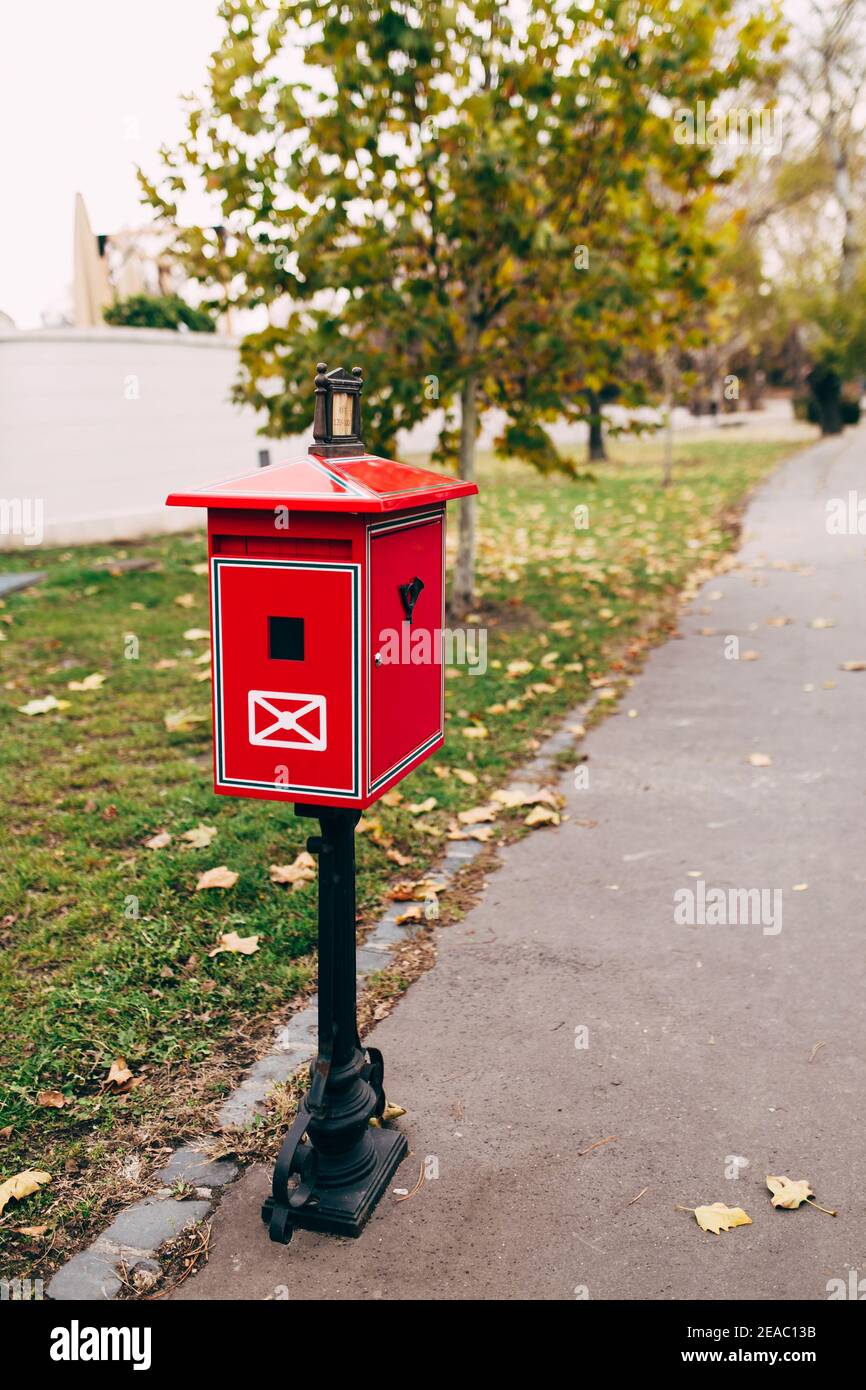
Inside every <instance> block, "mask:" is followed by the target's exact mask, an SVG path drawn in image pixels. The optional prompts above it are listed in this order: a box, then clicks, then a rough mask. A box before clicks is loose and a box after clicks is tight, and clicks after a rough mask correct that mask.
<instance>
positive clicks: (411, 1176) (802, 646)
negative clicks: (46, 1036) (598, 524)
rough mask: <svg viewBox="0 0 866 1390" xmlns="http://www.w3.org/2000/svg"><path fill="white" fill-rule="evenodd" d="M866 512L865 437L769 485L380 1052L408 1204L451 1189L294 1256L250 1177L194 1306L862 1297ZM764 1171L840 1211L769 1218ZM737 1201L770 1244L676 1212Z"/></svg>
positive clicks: (454, 931) (443, 941)
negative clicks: (559, 801)
mask: <svg viewBox="0 0 866 1390" xmlns="http://www.w3.org/2000/svg"><path fill="white" fill-rule="evenodd" d="M858 490H859V494H860V497H861V498H866V431H863V430H860V431H857V432H849V433H848V434H846V436H845V437H844V439H840V440H832V441H828V442H825V443H822V444H820V445H818V446H816V447H815V448H813V449H810V450H809V452H808V453H804V454H800V455H798V456H796V457H795V458H794V459H792V460H791V461H790V462H789V463H788V464H787V465H785V466H784V467H783V468H782V469H781V470H780V471H779V472H778V473H777V474H776V475H775V476H774V478H773V479H772V480H771V481H770V483H769V484H768V485H767V486H766V487H765V488H764V489H763V490H762V491H761V492H760V494H759V495H758V496H757V497H756V498H755V500H754V502H753V503H752V505H751V507H750V509H749V512H748V515H747V517H746V521H745V532H744V544H743V549H742V551H741V554H740V557H739V565H738V567H737V568H736V569H734V570H731V571H730V572H728V573H725V574H723V575H721V576H717V577H716V578H714V579H713V580H711V581H710V582H709V583H708V584H707V585H706V586H705V588H704V589H703V590H702V591H701V593H700V594H699V595H698V597H697V598H696V599H695V601H694V602H693V603H692V604H691V605H690V610H689V612H688V613H687V614H686V615H685V616H684V619H683V622H682V640H673V641H670V642H668V643H667V644H666V645H665V646H664V647H661V648H659V649H658V650H657V651H655V652H654V653H653V655H652V656H651V658H650V660H649V662H648V664H647V666H646V668H645V670H644V672H643V673H642V675H641V676H640V677H639V678H638V679H637V680H636V682H635V685H634V687H633V689H632V690H631V691H630V692H629V693H628V695H627V696H626V698H625V700H624V702H623V704H622V706H621V710H620V713H619V714H617V715H615V716H614V717H611V718H609V719H608V720H606V722H605V723H604V724H602V725H601V726H600V727H599V728H598V729H596V730H595V731H593V732H592V733H591V734H590V736H589V738H588V739H587V741H586V743H585V744H584V747H585V748H586V750H587V751H588V753H589V758H590V760H589V769H590V786H589V788H588V789H585V790H575V789H574V787H573V778H572V776H571V775H570V774H569V775H568V776H566V778H565V779H564V781H563V784H562V785H563V790H564V791H566V792H567V794H568V812H569V815H570V819H569V821H567V822H566V823H564V824H563V825H562V826H561V828H559V829H558V830H539V831H536V832H535V833H534V834H533V835H532V836H530V837H529V838H527V839H526V840H524V841H523V842H522V843H520V844H518V845H515V846H514V847H513V848H511V849H509V850H508V851H507V852H506V853H505V854H504V856H503V862H502V867H501V868H500V869H499V870H498V871H497V872H496V873H495V874H493V875H492V876H491V879H490V883H489V887H488V889H487V891H486V893H485V894H484V897H483V899H482V901H481V902H480V903H479V905H478V906H477V907H476V908H475V909H474V910H473V911H472V912H471V913H470V914H469V915H468V916H467V918H466V919H465V921H464V922H463V923H461V924H460V925H458V926H454V927H451V928H449V929H447V930H444V931H442V932H441V934H440V943H439V959H438V962H437V964H436V967H435V968H434V969H433V970H432V971H431V972H430V973H429V974H427V975H426V976H424V978H422V979H421V980H419V981H418V982H417V983H416V984H415V985H413V986H412V988H411V990H410V991H409V993H408V995H407V996H406V998H405V999H404V1000H403V1001H402V1002H401V1003H400V1005H399V1007H398V1008H397V1009H396V1010H395V1012H394V1013H393V1014H392V1015H391V1017H390V1018H388V1019H387V1020H385V1022H384V1023H382V1024H381V1025H380V1026H379V1027H377V1029H376V1031H375V1034H374V1041H375V1042H376V1044H377V1045H378V1046H380V1047H381V1048H382V1049H383V1050H384V1053H385V1058H386V1073H385V1078H386V1085H387V1089H388V1091H389V1094H390V1095H391V1096H392V1097H393V1098H395V1099H397V1100H399V1101H400V1103H401V1104H403V1105H404V1106H405V1107H406V1109H407V1115H406V1116H405V1119H404V1120H403V1121H402V1122H401V1123H402V1124H403V1125H404V1127H405V1130H406V1133H407V1134H408V1136H409V1139H410V1145H411V1150H412V1154H411V1157H410V1158H409V1159H407V1160H406V1162H405V1163H404V1165H403V1167H402V1168H401V1170H400V1172H399V1174H398V1177H397V1179H396V1181H395V1185H396V1186H402V1187H406V1188H408V1187H411V1186H412V1185H413V1184H414V1182H415V1179H416V1177H417V1175H418V1172H419V1167H420V1164H421V1161H422V1160H423V1159H424V1158H425V1157H426V1156H428V1155H430V1156H432V1157H434V1158H435V1160H436V1163H437V1164H438V1171H439V1177H438V1178H436V1179H432V1180H430V1181H426V1182H425V1183H424V1184H423V1185H422V1187H421V1189H420V1190H419V1191H418V1193H417V1194H416V1195H415V1196H414V1197H412V1198H411V1199H410V1200H408V1201H405V1202H401V1203H398V1202H396V1201H395V1199H394V1197H393V1195H392V1194H388V1195H386V1197H385V1198H384V1199H383V1200H382V1202H381V1204H380V1206H379V1209H378V1211H377V1212H376V1214H375V1215H374V1217H373V1219H372V1220H371V1222H370V1224H369V1226H368V1228H367V1230H366V1231H365V1233H364V1234H363V1236H362V1237H361V1239H360V1240H358V1241H354V1242H353V1241H341V1240H333V1239H330V1238H328V1237H320V1236H313V1235H310V1234H307V1233H301V1234H300V1235H298V1236H296V1237H295V1240H294V1243H293V1244H292V1245H291V1246H289V1247H287V1248H284V1247H281V1246H276V1245H272V1244H270V1242H269V1241H268V1238H267V1235H266V1232H265V1229H264V1227H263V1226H262V1225H261V1222H260V1220H259V1215H258V1208H259V1205H260V1202H261V1199H262V1197H263V1195H264V1194H265V1192H266V1191H267V1188H268V1174H267V1173H266V1172H264V1171H263V1170H261V1169H257V1170H252V1171H250V1172H249V1173H248V1174H247V1175H246V1176H245V1177H244V1178H243V1179H242V1180H241V1181H240V1182H239V1183H237V1184H235V1185H234V1187H233V1188H231V1189H230V1190H229V1191H228V1192H227V1194H226V1196H225V1198H224V1201H223V1203H222V1206H221V1208H220V1210H219V1212H218V1214H217V1217H216V1220H215V1223H214V1230H213V1235H212V1240H211V1252H212V1253H211V1258H210V1262H209V1264H208V1265H207V1267H206V1268H205V1269H204V1270H203V1272H202V1273H200V1274H199V1275H197V1276H196V1277H194V1278H191V1279H189V1280H188V1281H187V1282H186V1283H185V1284H184V1285H183V1287H182V1289H181V1290H180V1291H179V1295H178V1296H179V1297H180V1298H184V1299H211V1298H226V1299H267V1298H284V1297H287V1298H290V1299H320V1298H325V1299H328V1298H333V1299H336V1298H353V1299H354V1298H357V1299H455V1298H457V1299H461V1298H473V1299H476V1298H482V1299H520V1298H529V1299H573V1298H575V1297H576V1296H580V1295H581V1293H582V1291H585V1292H586V1294H587V1295H588V1296H589V1297H590V1298H591V1299H613V1298H629V1299H682V1298H699V1299H732V1300H738V1299H764V1298H787V1299H826V1298H827V1284H828V1280H830V1279H833V1278H841V1279H845V1280H847V1279H848V1278H849V1270H850V1269H855V1270H857V1271H858V1272H859V1276H860V1277H866V1184H864V1159H863V1115H864V1094H866V1069H864V1053H866V1026H864V1013H866V990H864V981H866V967H864V942H866V907H864V889H866V852H864V851H866V832H864V827H866V723H864V707H866V671H863V672H845V671H842V670H840V666H841V665H842V663H844V662H850V661H866V584H864V580H866V535H857V534H854V535H850V534H849V535H831V534H828V531H827V527H826V508H825V504H826V502H827V500H828V499H830V498H841V499H846V500H847V498H848V494H849V492H852V491H855V492H856V491H858ZM864 510H866V507H864ZM864 526H866V521H864ZM704 609H706V610H709V612H705V611H701V610H704ZM773 617H776V618H781V617H787V618H789V619H791V621H790V622H788V623H786V624H785V625H784V626H772V625H769V624H768V621H767V620H768V619H770V618H773ZM815 619H825V620H832V623H833V625H832V626H818V627H815V626H813V625H812V624H813V623H814V620H815ZM706 628H714V629H716V632H715V635H701V629H706ZM726 636H734V637H737V638H738V639H739V643H740V654H741V657H742V654H743V653H744V652H745V651H748V650H754V651H757V652H758V653H759V657H758V659H755V660H748V661H744V660H742V659H740V660H732V659H728V658H726V656H725V638H726ZM807 687H808V688H807ZM629 709H634V710H636V711H637V715H636V717H631V718H630V717H628V714H627V711H628V710H629ZM753 753H760V754H764V755H766V757H768V758H770V759H771V762H769V763H765V764H763V765H760V766H754V765H752V764H751V763H750V762H749V761H748V759H749V756H750V754H753ZM587 819H588V820H594V821H596V822H597V824H596V826H595V827H594V828H590V827H587V826H581V825H580V824H578V821H579V820H587ZM696 876H699V877H700V880H702V881H703V882H704V883H705V885H706V889H707V891H709V889H710V888H721V889H723V890H725V892H726V893H727V891H728V890H730V889H751V888H755V889H765V890H768V896H767V898H766V899H765V906H766V907H767V909H768V910H767V912H766V913H765V915H764V919H763V921H758V922H751V923H750V922H740V923H739V924H734V925H715V926H713V925H701V924H695V925H688V924H685V923H679V922H677V921H676V920H675V895H676V894H677V893H678V891H680V890H684V889H690V890H692V891H693V892H695V893H697V892H698V891H699V887H698V884H699V878H698V877H696ZM804 884H805V885H808V886H807V887H805V888H803V887H799V891H795V885H797V886H799V885H804ZM777 889H778V890H780V894H781V897H780V899H774V898H773V897H772V893H773V891H774V890H777ZM677 901H681V899H679V900H677ZM779 902H780V903H781V930H776V927H777V925H778V923H779V912H778V906H779ZM581 1028H585V1029H586V1030H587V1034H586V1041H587V1043H588V1045H587V1046H586V1047H582V1046H576V1045H575V1044H576V1042H577V1043H580V1042H581V1041H582V1040H583V1035H582V1034H581V1033H576V1031H575V1030H576V1029H581ZM818 1043H822V1044H823V1045H822V1046H821V1047H820V1048H818V1049H817V1051H816V1052H814V1057H813V1060H811V1061H810V1056H812V1054H813V1049H814V1048H815V1045H816V1044H818ZM609 1136H615V1139H613V1140H612V1141H611V1142H609V1143H607V1144H604V1145H602V1146H600V1147H598V1148H595V1149H592V1150H591V1151H590V1152H587V1153H584V1154H583V1156H581V1151H583V1150H587V1149H588V1148H589V1146H591V1145H593V1144H595V1143H597V1141H599V1140H603V1139H607V1138H608V1137H609ZM734 1160H745V1162H739V1161H738V1162H735V1161H734ZM733 1171H736V1172H737V1174H738V1176H737V1177H736V1178H733V1177H730V1176H726V1174H730V1173H731V1172H733ZM768 1173H770V1174H784V1175H787V1176H788V1177H790V1178H795V1179H797V1178H807V1179H808V1180H809V1181H810V1182H811V1184H812V1186H813V1188H814V1190H815V1192H816V1194H817V1197H818V1200H819V1201H821V1202H823V1203H824V1204H825V1205H827V1206H829V1207H835V1208H838V1209H839V1215H838V1217H837V1218H835V1219H834V1218H832V1217H830V1216H826V1215H824V1214H823V1213H821V1212H819V1211H816V1210H814V1209H810V1208H807V1207H804V1208H802V1209H801V1210H799V1211H773V1210H772V1208H771V1206H770V1200H769V1193H768V1192H767V1191H766V1189H765V1185H764V1179H765V1176H766V1174H768ZM639 1193H642V1195H641V1196H640V1197H639V1198H638V1200H637V1201H633V1199H634V1198H635V1197H637V1195H638V1194H639ZM717 1201H721V1202H726V1203H727V1204H728V1205H730V1206H737V1205H742V1206H743V1207H745V1209H746V1210H747V1211H748V1213H749V1214H750V1215H751V1217H752V1223H753V1224H752V1225H751V1226H749V1227H745V1228H742V1229H738V1230H735V1231H732V1232H730V1233H728V1234H723V1235H721V1236H718V1237H717V1236H714V1235H711V1234H704V1233H703V1232H701V1231H700V1230H699V1229H698V1228H697V1226H696V1224H695V1222H694V1219H693V1218H692V1217H691V1216H690V1215H688V1214H687V1213H685V1212H678V1211H675V1210H674V1208H675V1206H676V1205H677V1204H680V1205H682V1206H686V1207H694V1206H696V1205H698V1204H702V1203H710V1202H717ZM864 1288H866V1285H864Z"/></svg>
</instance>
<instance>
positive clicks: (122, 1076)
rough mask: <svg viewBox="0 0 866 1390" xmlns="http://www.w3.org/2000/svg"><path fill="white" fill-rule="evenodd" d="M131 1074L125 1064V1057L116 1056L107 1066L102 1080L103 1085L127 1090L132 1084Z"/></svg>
mask: <svg viewBox="0 0 866 1390" xmlns="http://www.w3.org/2000/svg"><path fill="white" fill-rule="evenodd" d="M132 1081H133V1075H132V1072H131V1071H130V1070H129V1067H128V1066H127V1065H126V1059H125V1058H123V1057H117V1058H116V1059H115V1060H114V1061H113V1062H112V1064H111V1066H110V1067H109V1068H108V1075H107V1077H106V1078H105V1080H104V1081H103V1083H102V1084H103V1086H114V1087H115V1089H116V1090H118V1091H128V1090H129V1089H130V1086H131V1085H132Z"/></svg>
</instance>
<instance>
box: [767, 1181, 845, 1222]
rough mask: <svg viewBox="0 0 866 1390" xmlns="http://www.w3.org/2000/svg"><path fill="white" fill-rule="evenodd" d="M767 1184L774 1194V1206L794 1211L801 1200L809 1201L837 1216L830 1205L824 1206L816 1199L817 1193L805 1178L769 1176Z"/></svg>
mask: <svg viewBox="0 0 866 1390" xmlns="http://www.w3.org/2000/svg"><path fill="white" fill-rule="evenodd" d="M767 1186H768V1187H769V1189H770V1191H771V1192H772V1194H773V1206H774V1207H785V1208H786V1209H787V1210H788V1211H793V1210H794V1208H795V1207H798V1206H799V1205H800V1203H801V1202H808V1204H809V1206H810V1207H817V1209H818V1211H823V1212H826V1214H827V1215H828V1216H835V1215H836V1212H835V1211H831V1209H830V1208H829V1207H822V1206H821V1203H820V1202H816V1201H815V1200H814V1197H815V1194H814V1192H813V1191H812V1189H811V1187H810V1186H809V1184H808V1182H807V1181H806V1179H805V1178H797V1179H794V1178H774V1177H768V1178H767Z"/></svg>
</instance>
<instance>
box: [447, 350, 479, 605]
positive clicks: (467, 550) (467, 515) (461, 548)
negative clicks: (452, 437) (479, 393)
mask: <svg viewBox="0 0 866 1390" xmlns="http://www.w3.org/2000/svg"><path fill="white" fill-rule="evenodd" d="M475 388H476V377H475V373H474V372H471V373H470V374H469V375H468V376H467V378H466V380H465V381H464V383H463V386H462V389H461V391H460V477H461V478H462V479H463V481H464V482H467V483H473V482H474V481H475V436H476V430H477V425H478V405H477V402H476V399H475ZM475 502H476V499H475V497H461V499H460V529H459V531H458V536H457V564H456V566H455V570H454V586H453V588H452V591H451V607H452V610H453V612H454V615H455V617H458V618H465V617H466V614H467V613H468V612H469V611H470V610H471V608H472V606H473V604H474V603H475Z"/></svg>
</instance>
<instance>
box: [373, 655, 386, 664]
mask: <svg viewBox="0 0 866 1390" xmlns="http://www.w3.org/2000/svg"><path fill="white" fill-rule="evenodd" d="M383 660H384V657H383V656H382V653H381V652H377V653H376V655H375V656H374V657H373V661H374V662H375V664H376V665H377V666H381V665H382V662H383Z"/></svg>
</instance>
